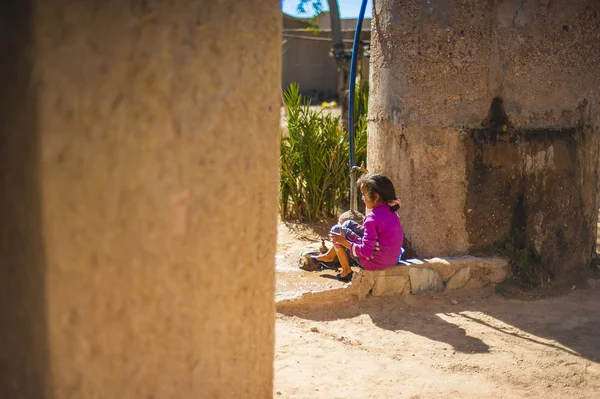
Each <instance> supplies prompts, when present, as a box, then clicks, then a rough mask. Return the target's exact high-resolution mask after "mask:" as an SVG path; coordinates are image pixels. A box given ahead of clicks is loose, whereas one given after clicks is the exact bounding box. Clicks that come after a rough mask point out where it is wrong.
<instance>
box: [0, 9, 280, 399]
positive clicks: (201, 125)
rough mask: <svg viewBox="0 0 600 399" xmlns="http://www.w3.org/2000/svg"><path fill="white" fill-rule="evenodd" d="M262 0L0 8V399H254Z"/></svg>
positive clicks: (259, 313)
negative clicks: (227, 398) (0, 87)
mask: <svg viewBox="0 0 600 399" xmlns="http://www.w3.org/2000/svg"><path fill="white" fill-rule="evenodd" d="M280 25H281V16H280V11H279V3H278V2H276V1H268V0H252V1H244V2H240V1H235V0H224V1H219V2H212V1H202V0H201V1H192V0H175V1H171V2H163V1H152V0H150V1H92V0H83V1H75V2H73V1H71V0H45V1H41V0H38V1H30V2H24V1H16V0H15V1H7V2H3V3H2V4H1V5H0V54H2V59H3V61H2V64H1V65H0V84H1V86H2V91H1V93H2V94H1V95H0V129H1V130H0V284H1V285H2V286H1V287H0V323H1V326H2V327H1V329H0V331H1V332H0V397H1V398H3V399H8V398H27V399H28V398H32V399H33V398H35V399H39V398H42V399H44V398H143V399H150V398H154V399H159V398H160V399H162V398H204V397H219V398H225V397H235V398H242V397H246V398H265V397H271V396H272V378H273V375H272V374H273V366H272V362H273V346H274V334H273V329H274V312H275V308H274V301H273V289H274V252H275V244H276V215H277V185H278V183H277V181H278V180H277V179H278V159H279V141H278V140H279V102H280V94H279V90H280V87H279V85H280V83H279V82H280V78H281V73H280V64H281V59H280V54H281V43H280V42H281V31H280V30H281V27H280Z"/></svg>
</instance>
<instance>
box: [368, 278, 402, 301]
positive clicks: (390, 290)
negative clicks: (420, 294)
mask: <svg viewBox="0 0 600 399" xmlns="http://www.w3.org/2000/svg"><path fill="white" fill-rule="evenodd" d="M408 282H409V278H408V276H382V277H379V278H377V279H376V280H375V284H374V285H373V291H372V295H373V296H387V295H402V293H403V292H405V291H408V290H410V287H408V290H407V286H408V285H409V284H408Z"/></svg>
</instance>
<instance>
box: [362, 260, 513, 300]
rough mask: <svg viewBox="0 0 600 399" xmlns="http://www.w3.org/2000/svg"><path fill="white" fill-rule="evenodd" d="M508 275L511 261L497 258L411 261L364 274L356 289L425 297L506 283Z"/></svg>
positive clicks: (377, 294)
mask: <svg viewBox="0 0 600 399" xmlns="http://www.w3.org/2000/svg"><path fill="white" fill-rule="evenodd" d="M508 274H509V267H508V261H507V260H506V259H503V258H497V257H493V258H478V257H475V256H461V257H456V258H432V259H424V260H420V259H409V260H407V261H404V262H402V263H401V264H398V266H395V267H392V268H389V269H385V270H377V271H369V270H361V271H360V272H358V274H357V276H356V277H355V280H356V282H355V281H353V282H352V285H355V284H357V285H365V286H364V287H362V288H361V289H359V290H358V291H360V292H364V291H365V290H367V286H369V287H368V289H369V290H370V292H371V294H372V295H373V296H385V295H407V294H410V293H412V294H423V293H427V292H439V291H444V290H446V289H459V288H463V287H464V288H481V287H484V286H486V285H488V284H490V283H499V282H502V281H504V280H505V279H506V277H508ZM359 277H360V279H357V278H359Z"/></svg>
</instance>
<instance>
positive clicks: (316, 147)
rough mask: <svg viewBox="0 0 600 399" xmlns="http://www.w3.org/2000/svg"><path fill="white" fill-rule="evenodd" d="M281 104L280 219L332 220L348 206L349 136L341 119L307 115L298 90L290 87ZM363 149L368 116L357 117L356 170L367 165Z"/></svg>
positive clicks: (310, 112)
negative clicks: (283, 113) (283, 108)
mask: <svg viewBox="0 0 600 399" xmlns="http://www.w3.org/2000/svg"><path fill="white" fill-rule="evenodd" d="M363 89H364V87H363ZM357 91H358V89H357ZM284 98H285V102H286V106H287V112H288V117H287V119H288V133H287V134H283V132H282V137H281V155H280V198H279V208H280V213H281V217H282V219H296V220H303V221H306V222H312V221H315V220H318V219H320V218H324V217H332V216H335V211H336V208H337V207H338V206H339V205H340V204H343V203H347V202H348V196H349V193H348V187H349V184H350V183H349V182H350V172H349V169H350V165H349V140H348V133H347V132H346V131H345V130H344V128H343V126H342V123H341V121H340V118H339V117H332V116H331V115H329V114H324V113H323V112H322V111H313V110H311V109H310V101H309V100H308V99H306V98H304V97H302V96H301V95H300V90H299V87H298V85H297V84H295V83H293V84H291V85H290V87H289V88H288V89H287V90H286V91H285V93H284ZM363 106H364V104H363ZM365 109H366V108H365ZM366 148H367V137H366V115H361V116H360V117H357V129H356V140H355V159H356V161H357V163H358V164H359V165H360V164H361V162H363V163H364V162H365V158H366Z"/></svg>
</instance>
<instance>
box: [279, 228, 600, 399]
mask: <svg viewBox="0 0 600 399" xmlns="http://www.w3.org/2000/svg"><path fill="white" fill-rule="evenodd" d="M322 227H323V226H320V227H319V228H317V233H315V232H314V231H313V230H312V229H309V228H306V227H304V228H302V227H301V226H299V225H284V224H280V226H279V243H278V257H279V258H278V263H277V268H278V273H277V274H278V287H280V288H281V287H282V286H285V285H286V284H289V283H292V282H291V281H290V280H291V279H296V280H298V279H300V280H301V279H302V278H307V277H298V274H292V270H293V269H294V268H296V267H297V266H296V263H295V262H296V255H295V254H297V253H299V252H301V250H302V249H304V248H306V246H307V245H309V244H311V243H312V244H313V246H314V245H315V244H316V245H318V242H317V241H315V239H316V238H317V237H318V233H323V230H322ZM286 270H287V271H286ZM302 273H304V274H306V272H302ZM304 274H302V275H303V276H304ZM313 274H315V273H313ZM323 280H324V279H323ZM589 282H590V283H591V286H592V287H586V288H583V287H582V288H577V287H576V288H575V289H574V290H572V291H570V292H568V293H567V294H565V295H562V296H558V297H553V298H548V299H542V300H533V301H522V300H518V299H507V298H506V297H504V296H501V295H499V294H496V293H495V290H494V288H493V287H489V288H484V289H482V290H477V291H463V292H461V293H455V294H446V293H441V294H437V295H429V296H404V297H389V298H368V299H367V300H365V301H362V302H354V303H350V304H348V303H347V304H340V305H336V306H333V307H332V306H328V307H324V306H315V305H312V306H311V307H304V308H301V309H297V310H293V311H289V310H288V311H286V312H285V313H278V315H277V321H276V356H275V388H274V397H281V398H414V399H416V398H423V399H424V398H450V397H452V398H600V363H599V362H600V287H598V282H599V280H589ZM336 283H337V282H336ZM593 286H595V287H596V288H593ZM453 301H454V302H455V303H456V304H453Z"/></svg>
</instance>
